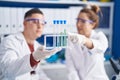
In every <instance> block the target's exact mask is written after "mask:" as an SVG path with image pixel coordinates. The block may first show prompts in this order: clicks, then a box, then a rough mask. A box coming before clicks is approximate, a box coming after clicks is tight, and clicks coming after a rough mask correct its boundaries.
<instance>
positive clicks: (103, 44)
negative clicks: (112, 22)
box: [90, 32, 108, 53]
mask: <svg viewBox="0 0 120 80" xmlns="http://www.w3.org/2000/svg"><path fill="white" fill-rule="evenodd" d="M97 36H98V37H97V38H95V39H91V40H92V42H93V46H94V48H93V49H90V51H91V53H104V52H105V51H106V49H107V48H108V40H107V38H106V36H105V35H104V34H103V33H102V32H99V33H98V35H97Z"/></svg>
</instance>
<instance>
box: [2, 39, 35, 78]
mask: <svg viewBox="0 0 120 80" xmlns="http://www.w3.org/2000/svg"><path fill="white" fill-rule="evenodd" d="M14 44H16V43H15V42H14V41H13V40H11V39H9V40H5V41H3V42H2V43H1V46H0V65H1V67H2V73H3V74H4V76H6V77H11V76H13V77H15V76H18V75H21V74H24V73H27V72H30V71H31V70H33V69H32V67H31V65H30V54H27V55H25V56H24V57H21V58H18V57H17V56H18V54H17V48H15V47H16V46H15V45H14ZM21 54H22V53H21Z"/></svg>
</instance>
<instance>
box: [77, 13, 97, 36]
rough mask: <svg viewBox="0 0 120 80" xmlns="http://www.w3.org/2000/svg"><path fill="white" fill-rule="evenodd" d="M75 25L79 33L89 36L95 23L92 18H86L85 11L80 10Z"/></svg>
mask: <svg viewBox="0 0 120 80" xmlns="http://www.w3.org/2000/svg"><path fill="white" fill-rule="evenodd" d="M76 26H77V31H78V33H79V34H82V35H85V36H86V37H89V36H90V34H91V31H92V29H93V28H94V26H95V24H94V22H93V21H92V20H90V19H89V18H88V16H87V14H86V13H84V12H81V13H80V14H79V15H78V18H77V23H76Z"/></svg>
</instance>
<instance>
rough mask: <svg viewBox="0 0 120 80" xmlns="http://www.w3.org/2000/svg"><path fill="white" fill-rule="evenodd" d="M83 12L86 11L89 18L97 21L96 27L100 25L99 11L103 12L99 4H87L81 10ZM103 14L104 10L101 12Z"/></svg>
mask: <svg viewBox="0 0 120 80" xmlns="http://www.w3.org/2000/svg"><path fill="white" fill-rule="evenodd" d="M81 12H83V13H86V14H87V16H88V18H89V19H90V20H92V21H93V22H95V23H96V25H95V27H94V28H96V27H97V26H98V24H99V16H98V12H101V10H100V8H99V6H97V5H90V6H86V7H85V8H83V9H82V10H81V11H80V13H81ZM101 15H102V12H101Z"/></svg>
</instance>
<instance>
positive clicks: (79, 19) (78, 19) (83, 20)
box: [76, 18, 93, 24]
mask: <svg viewBox="0 0 120 80" xmlns="http://www.w3.org/2000/svg"><path fill="white" fill-rule="evenodd" d="M76 20H77V22H79V21H80V22H82V23H86V22H88V23H91V24H92V23H93V21H92V20H85V19H82V18H76Z"/></svg>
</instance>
